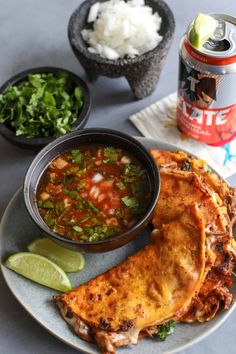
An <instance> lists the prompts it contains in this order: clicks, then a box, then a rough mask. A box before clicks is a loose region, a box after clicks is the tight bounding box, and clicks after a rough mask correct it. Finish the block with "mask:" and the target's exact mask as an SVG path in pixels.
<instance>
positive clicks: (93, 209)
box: [85, 200, 100, 214]
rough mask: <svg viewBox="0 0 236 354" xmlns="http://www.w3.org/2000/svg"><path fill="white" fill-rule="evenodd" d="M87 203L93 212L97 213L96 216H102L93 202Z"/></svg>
mask: <svg viewBox="0 0 236 354" xmlns="http://www.w3.org/2000/svg"><path fill="white" fill-rule="evenodd" d="M85 203H86V204H87V206H88V207H89V208H90V209H91V210H92V211H93V212H95V213H96V214H100V210H99V209H98V208H96V207H95V205H94V204H93V202H91V200H85Z"/></svg>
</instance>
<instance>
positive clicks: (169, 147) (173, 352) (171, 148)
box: [0, 136, 236, 354]
mask: <svg viewBox="0 0 236 354" xmlns="http://www.w3.org/2000/svg"><path fill="white" fill-rule="evenodd" d="M134 138H136V139H137V140H138V141H140V142H141V143H142V144H143V145H144V146H145V142H146V143H148V142H150V143H152V142H153V143H155V144H158V143H159V144H160V145H162V144H163V145H165V146H166V148H165V149H167V151H168V150H169V151H178V150H181V151H184V152H186V153H187V154H190V155H192V156H196V155H194V154H192V153H191V152H189V151H188V150H186V149H182V148H180V147H178V146H176V145H173V144H168V143H165V142H162V141H158V140H155V139H153V138H148V137H143V136H134ZM145 147H146V146H145ZM196 157H197V156H196ZM207 164H208V163H207ZM208 165H209V166H210V167H211V165H210V164H208ZM212 169H213V171H214V172H215V173H216V174H217V175H218V176H219V177H220V178H222V180H223V181H225V182H226V183H227V184H228V185H229V186H230V183H229V182H228V181H227V180H226V179H225V178H223V177H222V176H221V174H220V173H219V172H218V171H216V170H215V169H214V168H212ZM22 190H23V187H22V186H21V187H20V188H18V189H17V191H16V192H15V193H14V194H13V195H12V197H11V199H10V201H9V202H8V204H7V207H6V209H5V211H4V213H3V215H2V218H1V221H0V236H1V230H2V225H3V223H4V220H5V218H6V215H7V213H8V210H9V209H10V208H11V205H12V204H13V203H14V201H15V199H16V198H17V197H18V195H19V194H20V193H22ZM0 267H1V271H2V275H3V278H4V280H5V282H6V284H7V286H8V288H9V290H10V291H11V293H12V294H13V296H14V297H15V299H16V300H17V301H18V303H19V304H20V305H21V306H22V307H23V308H24V310H25V311H26V312H27V313H28V314H29V315H30V316H31V317H32V318H33V319H34V320H35V321H36V322H37V323H38V324H40V326H41V327H43V328H44V329H45V330H46V331H47V332H48V333H50V334H52V335H53V336H54V337H55V338H57V339H59V340H60V341H62V342H63V343H65V344H67V345H68V346H70V347H72V348H74V349H75V350H77V351H81V352H83V353H86V354H93V353H92V352H91V351H87V350H85V349H84V348H79V347H78V346H76V345H74V344H73V343H72V342H70V340H66V339H64V338H63V337H61V336H60V335H58V334H57V333H55V332H54V331H52V330H51V329H50V328H49V327H47V325H46V324H44V323H43V322H41V321H40V320H39V319H38V318H37V317H36V316H35V315H34V314H33V313H32V312H31V311H30V309H28V308H27V307H26V305H25V304H24V303H23V302H22V301H21V300H20V299H19V298H18V297H17V295H16V294H15V291H14V290H13V289H12V287H11V282H10V281H9V280H8V276H7V273H6V269H7V268H6V267H5V266H4V264H3V263H1V264H0ZM235 307H236V301H233V304H232V305H231V307H230V309H229V310H227V312H225V313H224V315H223V316H222V318H221V319H220V320H219V321H218V322H216V323H215V324H213V326H212V327H210V328H208V329H206V331H205V332H204V333H202V334H200V335H199V336H198V337H197V338H196V339H193V340H191V341H190V342H188V343H186V344H183V345H180V346H179V347H178V348H176V349H170V350H165V351H163V352H162V354H176V353H179V352H182V351H185V350H186V349H188V348H190V347H192V346H193V345H196V344H197V343H199V342H201V341H202V340H204V339H205V338H207V337H208V336H209V335H211V334H212V333H213V332H215V331H216V330H217V329H218V328H219V327H221V325H222V324H223V323H224V322H225V321H226V320H227V318H228V317H229V316H230V315H231V314H232V312H233V311H234V309H235ZM221 311H222V310H221Z"/></svg>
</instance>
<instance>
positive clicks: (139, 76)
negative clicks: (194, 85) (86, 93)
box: [68, 0, 175, 99]
mask: <svg viewBox="0 0 236 354" xmlns="http://www.w3.org/2000/svg"><path fill="white" fill-rule="evenodd" d="M97 1H98V0H87V1H85V2H83V3H82V4H81V5H80V6H79V7H78V8H77V9H76V10H75V11H74V13H73V14H72V16H71V18H70V21H69V26H68V36H69V41H70V44H71V47H72V49H73V51H74V53H75V55H76V57H77V58H78V60H79V62H80V64H81V65H82V66H83V68H84V70H85V72H86V74H87V76H88V79H89V80H91V81H93V80H96V79H97V78H98V76H99V75H103V76H108V77H113V78H114V77H121V76H124V77H125V78H126V79H127V81H128V83H129V85H130V87H131V89H132V91H133V93H134V96H135V97H136V98H138V99H142V98H144V97H146V96H148V95H150V94H151V93H152V92H153V91H154V89H155V87H156V85H157V82H158V79H159V76H160V73H161V69H162V66H163V63H164V60H165V58H166V55H167V53H168V50H169V48H170V45H171V40H172V37H173V34H174V29H175V21H174V16H173V13H172V11H171V10H170V8H169V7H168V6H167V4H166V3H165V2H164V1H162V0H146V1H145V4H146V5H148V6H150V7H151V8H152V9H153V12H156V11H157V12H158V13H159V15H160V16H161V18H162V24H161V28H160V31H159V33H160V35H162V36H163V39H162V41H161V42H160V43H159V44H158V46H157V47H155V48H154V49H153V50H150V51H148V52H146V53H144V54H142V55H140V56H137V57H135V58H128V59H117V60H110V59H105V58H103V57H101V56H100V55H99V54H93V53H90V52H89V51H88V49H87V47H88V46H87V44H86V43H85V42H84V40H83V38H82V36H81V31H82V30H83V29H84V28H86V29H88V28H92V27H91V24H88V23H87V17H88V13H89V10H90V7H91V6H92V5H93V4H94V3H96V2H97ZM99 1H100V2H101V1H105V0H99Z"/></svg>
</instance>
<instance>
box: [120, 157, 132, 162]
mask: <svg viewBox="0 0 236 354" xmlns="http://www.w3.org/2000/svg"><path fill="white" fill-rule="evenodd" d="M120 163H123V164H126V163H127V164H128V163H131V159H130V158H129V157H128V156H125V155H124V156H122V158H121V159H120Z"/></svg>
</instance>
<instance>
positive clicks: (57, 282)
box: [5, 252, 71, 291]
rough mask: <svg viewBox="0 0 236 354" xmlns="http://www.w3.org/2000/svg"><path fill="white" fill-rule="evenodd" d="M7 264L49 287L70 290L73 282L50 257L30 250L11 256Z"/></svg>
mask: <svg viewBox="0 0 236 354" xmlns="http://www.w3.org/2000/svg"><path fill="white" fill-rule="evenodd" d="M5 266H6V267H7V268H9V269H11V270H14V271H15V272H16V273H18V274H21V275H23V276H24V277H26V278H28V279H30V280H33V281H35V282H36V283H39V284H41V285H45V286H48V287H49V288H52V289H56V290H60V291H69V290H71V283H70V280H69V278H68V276H67V275H66V273H65V272H64V271H63V270H62V269H61V268H60V267H58V265H56V264H55V263H53V262H51V261H50V260H49V259H47V258H45V257H42V256H39V255H38V254H34V253H29V252H19V253H15V254H13V255H12V256H10V257H9V258H8V259H7V261H6V262H5Z"/></svg>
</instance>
